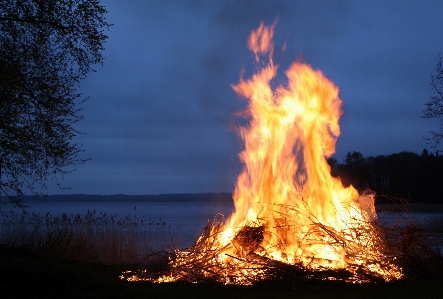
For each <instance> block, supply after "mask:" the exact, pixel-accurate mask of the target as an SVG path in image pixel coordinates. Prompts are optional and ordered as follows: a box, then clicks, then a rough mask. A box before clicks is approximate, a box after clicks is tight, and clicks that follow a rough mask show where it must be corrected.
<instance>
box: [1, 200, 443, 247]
mask: <svg viewBox="0 0 443 299" xmlns="http://www.w3.org/2000/svg"><path fill="white" fill-rule="evenodd" d="M25 204H26V205H27V206H28V207H27V208H26V211H27V212H29V213H31V212H35V213H37V214H40V215H45V214H46V213H48V212H49V213H51V214H52V215H54V216H58V215H61V214H63V213H66V214H68V215H70V214H74V215H76V214H80V215H86V213H87V212H88V211H91V212H92V211H95V212H96V213H97V214H100V213H106V214H107V215H115V216H117V217H125V216H128V215H131V216H136V217H138V218H142V217H144V218H145V219H146V218H147V219H151V220H152V221H153V222H156V221H164V222H165V223H166V225H168V226H169V227H172V228H173V229H174V231H176V232H177V233H178V234H180V246H182V247H188V246H191V245H192V244H193V242H194V241H195V240H196V239H197V237H198V236H199V235H200V233H201V232H202V230H203V229H204V227H205V226H206V225H207V224H208V221H212V220H213V219H214V217H215V216H216V215H217V214H221V215H224V216H225V217H229V215H230V214H231V213H232V212H233V210H234V206H233V203H232V202H226V201H225V202H140V201H139V202H130V201H128V202H61V201H60V202H45V201H30V202H26V203H25ZM11 209H12V210H15V211H20V210H21V209H19V208H12V207H11V206H9V205H3V206H0V211H3V212H7V211H9V210H11ZM378 214H379V220H380V221H383V222H391V223H395V222H399V221H404V219H403V218H404V217H405V216H404V215H402V214H399V213H389V212H380V213H378ZM408 215H409V217H411V218H412V219H414V220H415V221H416V222H417V223H419V224H422V225H425V224H426V223H428V222H429V221H432V220H434V219H439V218H440V219H441V218H443V214H442V213H432V212H420V213H410V214H408ZM437 237H438V238H440V239H441V240H440V242H441V244H443V237H442V236H441V234H439V235H437Z"/></svg>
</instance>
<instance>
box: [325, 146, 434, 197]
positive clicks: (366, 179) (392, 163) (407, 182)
mask: <svg viewBox="0 0 443 299" xmlns="http://www.w3.org/2000/svg"><path fill="white" fill-rule="evenodd" d="M328 162H329V163H330V165H331V172H332V175H334V176H338V177H340V179H341V181H342V182H343V184H344V185H345V186H348V185H353V186H354V187H355V188H357V189H358V190H359V191H363V190H365V189H366V188H369V189H371V190H373V191H375V192H376V193H377V196H378V199H379V200H383V198H386V197H389V198H398V199H402V200H408V201H409V202H416V203H419V202H424V203H443V185H442V184H441V182H442V181H443V156H442V155H439V153H438V151H436V153H435V154H433V153H429V152H428V150H426V149H424V150H423V151H422V153H421V154H416V153H413V152H407V151H404V152H400V153H394V154H390V155H387V156H385V155H379V156H375V157H374V156H370V157H367V158H365V157H364V156H363V155H362V154H361V153H359V152H352V153H351V152H349V153H348V154H347V155H346V157H345V160H344V163H342V164H340V163H338V162H337V161H336V160H335V161H331V160H328Z"/></svg>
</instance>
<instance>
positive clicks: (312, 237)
mask: <svg viewBox="0 0 443 299" xmlns="http://www.w3.org/2000/svg"><path fill="white" fill-rule="evenodd" d="M273 31H274V26H270V27H267V26H265V25H264V24H263V23H262V24H260V27H259V28H258V29H256V30H254V31H252V33H251V35H250V36H249V38H248V47H249V49H250V50H251V51H252V52H253V53H254V57H255V61H256V63H257V66H258V70H257V71H256V72H255V73H254V74H253V76H252V77H251V78H249V79H243V78H242V79H240V82H239V83H238V84H235V85H233V89H234V91H235V92H236V93H237V94H238V95H239V96H240V97H242V98H245V99H246V100H247V101H248V102H247V108H246V110H245V111H244V112H243V116H244V117H245V118H247V120H248V121H249V124H248V125H247V126H245V127H241V128H240V129H239V135H240V136H241V138H242V140H243V141H244V150H243V151H242V152H241V153H240V155H239V156H240V159H241V161H242V162H243V163H244V168H243V171H242V172H241V174H240V175H239V177H238V180H237V184H236V187H235V191H234V193H233V199H234V204H235V212H234V213H233V214H232V215H231V216H230V217H229V219H227V221H214V222H213V223H212V224H211V225H210V226H208V227H207V228H206V229H205V230H204V232H203V233H202V235H201V236H200V238H199V239H198V240H197V241H196V243H195V245H194V246H192V247H191V248H190V249H189V250H187V251H184V250H182V251H178V252H177V256H176V258H175V259H174V260H172V261H171V271H170V273H167V274H164V275H160V276H159V277H157V278H155V279H152V278H149V279H148V280H151V281H156V282H167V281H176V280H180V279H183V278H184V277H191V276H192V277H196V281H198V279H197V278H199V279H205V278H206V279H208V278H213V279H215V280H218V281H220V282H223V283H226V284H231V283H236V284H250V283H252V282H253V281H256V280H260V279H265V278H267V277H270V276H272V275H274V274H272V273H275V271H274V272H273V270H275V269H276V268H278V267H279V266H278V265H297V266H298V267H302V268H303V269H306V270H309V271H317V272H319V273H320V272H321V271H324V270H345V271H347V273H349V275H348V278H347V280H350V281H359V282H360V281H364V280H365V278H363V277H368V276H371V277H378V278H381V279H384V280H386V281H389V280H394V279H399V278H401V277H402V273H401V269H400V268H399V267H397V266H395V265H394V264H393V263H391V262H392V261H391V260H390V259H389V257H387V256H386V255H385V253H384V252H383V251H382V248H383V241H382V240H381V238H380V237H379V236H378V235H377V230H376V229H375V227H374V226H373V221H374V220H375V219H376V217H377V215H376V213H375V208H374V199H373V195H371V194H370V193H368V194H364V195H359V194H358V192H357V190H356V189H354V188H353V187H352V186H350V187H344V186H343V185H342V183H341V181H340V180H339V179H338V178H334V177H332V176H331V175H330V167H329V165H328V163H327V161H326V158H327V157H329V156H331V155H332V154H333V153H334V151H335V143H336V140H337V138H338V136H339V135H340V127H339V119H340V116H341V114H342V111H341V104H342V102H341V100H340V99H339V97H338V93H339V89H338V88H337V86H335V85H334V84H333V83H332V82H331V81H330V80H328V79H327V78H326V77H325V76H324V75H323V74H322V72H320V71H318V70H313V69H312V68H311V67H310V66H309V65H307V64H303V63H300V62H294V63H293V64H292V65H291V66H290V67H289V68H288V70H287V71H286V77H287V79H288V82H287V84H286V85H280V86H278V87H276V88H272V87H271V85H272V84H271V82H272V80H273V79H274V78H275V77H276V75H277V69H278V66H276V65H274V63H273V61H272V54H273V44H272V38H273ZM262 58H265V62H263V61H262ZM270 269H273V270H272V271H271V270H270ZM361 273H365V275H364V276H362V275H360V274H361ZM128 279H129V280H140V279H143V277H141V276H140V275H139V276H131V277H130V278H128ZM325 279H332V278H331V277H325Z"/></svg>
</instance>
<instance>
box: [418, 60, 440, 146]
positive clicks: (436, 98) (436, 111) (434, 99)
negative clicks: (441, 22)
mask: <svg viewBox="0 0 443 299" xmlns="http://www.w3.org/2000/svg"><path fill="white" fill-rule="evenodd" d="M430 84H431V89H432V96H431V97H430V100H429V101H428V102H426V104H425V105H426V109H425V110H424V111H423V115H422V117H423V118H438V119H439V120H440V129H439V131H431V132H430V133H431V137H429V138H425V139H426V140H427V141H429V142H430V143H431V144H432V145H433V146H434V147H435V146H437V145H438V144H439V143H440V141H441V140H442V139H443V56H442V55H441V53H438V55H437V64H436V66H435V74H432V75H431V81H430Z"/></svg>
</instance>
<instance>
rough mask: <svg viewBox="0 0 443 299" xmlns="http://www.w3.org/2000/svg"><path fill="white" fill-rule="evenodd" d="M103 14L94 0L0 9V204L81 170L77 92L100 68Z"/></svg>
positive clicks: (32, 2) (29, 1)
mask: <svg viewBox="0 0 443 299" xmlns="http://www.w3.org/2000/svg"><path fill="white" fill-rule="evenodd" d="M106 13H107V11H106V9H105V8H104V7H103V6H101V5H100V4H99V2H98V1H95V0H64V1H61V0H2V1H0V98H1V102H0V196H1V197H0V200H1V198H3V199H5V198H8V199H9V200H12V201H13V202H16V203H19V202H20V201H19V198H20V195H22V194H24V193H27V192H29V191H31V192H33V193H34V194H35V193H40V192H37V191H36V188H35V186H36V184H39V185H40V184H41V185H42V186H43V187H45V182H46V181H47V180H48V179H55V180H56V181H57V178H58V177H59V176H63V174H65V173H67V172H68V171H71V170H72V166H73V165H76V164H78V163H82V162H84V160H82V159H78V158H77V154H78V153H79V152H80V151H81V145H79V144H77V143H73V142H72V139H73V138H74V137H75V136H76V135H77V134H79V132H78V131H77V130H75V129H74V127H73V125H74V124H75V123H76V122H78V121H79V120H81V119H82V116H81V115H79V112H80V110H81V109H80V108H79V104H80V103H81V101H82V100H81V94H79V93H77V91H76V90H77V88H78V85H79V83H80V81H81V80H83V79H85V78H86V75H87V74H88V73H89V72H90V71H91V70H92V68H91V67H92V66H93V65H95V64H102V63H103V57H102V54H101V51H102V50H103V49H104V47H103V44H104V42H105V40H106V38H107V36H106V35H105V33H104V31H105V30H107V29H109V26H110V24H108V23H107V22H106V18H105V17H104V15H105V14H106Z"/></svg>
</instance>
